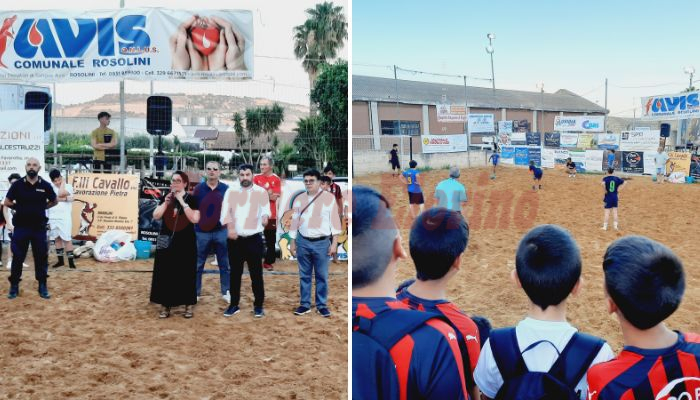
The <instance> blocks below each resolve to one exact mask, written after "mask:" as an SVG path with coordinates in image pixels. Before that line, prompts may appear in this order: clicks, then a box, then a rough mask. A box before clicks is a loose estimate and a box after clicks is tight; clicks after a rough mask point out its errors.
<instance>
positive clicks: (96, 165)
mask: <svg viewBox="0 0 700 400" xmlns="http://www.w3.org/2000/svg"><path fill="white" fill-rule="evenodd" d="M110 118H112V116H111V115H109V113H108V112H106V111H102V112H100V113H99V114H97V120H98V121H100V127H99V128H97V129H95V130H94V131H92V133H91V134H90V143H91V145H92V148H93V149H94V151H93V156H92V159H93V160H92V169H93V171H94V172H103V171H104V172H111V170H112V165H111V164H110V163H109V162H107V156H106V151H109V150H111V149H114V148H115V147H117V144H118V143H119V135H117V132H115V131H113V130H112V129H110V128H108V127H107V126H108V125H109V122H110Z"/></svg>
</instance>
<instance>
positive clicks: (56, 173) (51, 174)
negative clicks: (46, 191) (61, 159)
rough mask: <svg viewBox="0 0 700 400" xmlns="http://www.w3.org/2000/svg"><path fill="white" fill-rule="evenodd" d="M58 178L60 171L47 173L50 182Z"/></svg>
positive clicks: (53, 170)
mask: <svg viewBox="0 0 700 400" xmlns="http://www.w3.org/2000/svg"><path fill="white" fill-rule="evenodd" d="M60 176H61V171H59V170H57V169H56V168H54V169H52V170H51V171H49V178H51V180H52V181H53V180H54V179H56V178H58V177H60Z"/></svg>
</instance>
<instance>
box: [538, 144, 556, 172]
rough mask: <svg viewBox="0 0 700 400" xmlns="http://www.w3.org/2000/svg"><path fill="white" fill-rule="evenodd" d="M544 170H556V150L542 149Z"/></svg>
mask: <svg viewBox="0 0 700 400" xmlns="http://www.w3.org/2000/svg"><path fill="white" fill-rule="evenodd" d="M541 157H542V168H554V149H548V148H546V147H544V148H542V156H541Z"/></svg>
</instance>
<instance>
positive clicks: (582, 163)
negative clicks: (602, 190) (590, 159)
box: [569, 151, 586, 172]
mask: <svg viewBox="0 0 700 400" xmlns="http://www.w3.org/2000/svg"><path fill="white" fill-rule="evenodd" d="M569 157H571V161H573V162H574V163H576V171H578V172H586V152H585V151H570V152H569Z"/></svg>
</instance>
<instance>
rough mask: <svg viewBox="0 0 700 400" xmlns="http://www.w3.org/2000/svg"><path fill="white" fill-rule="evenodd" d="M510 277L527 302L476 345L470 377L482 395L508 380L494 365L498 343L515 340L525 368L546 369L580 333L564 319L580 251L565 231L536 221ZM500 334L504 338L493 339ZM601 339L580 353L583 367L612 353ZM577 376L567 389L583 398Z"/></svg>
mask: <svg viewBox="0 0 700 400" xmlns="http://www.w3.org/2000/svg"><path fill="white" fill-rule="evenodd" d="M511 278H512V279H513V280H514V281H515V284H516V285H517V287H519V288H522V289H523V291H524V292H525V294H526V295H527V297H528V299H529V300H530V307H529V311H528V313H527V317H526V318H525V319H524V320H522V321H520V322H519V323H518V325H517V326H516V327H514V328H504V329H497V330H495V331H493V332H492V333H491V336H490V337H489V339H488V340H487V341H486V344H484V347H483V348H482V349H481V354H480V355H479V361H478V362H477V364H476V370H475V371H474V380H475V381H476V384H477V385H478V386H479V389H481V392H482V393H483V395H484V396H485V397H486V398H488V399H495V398H497V395H498V394H499V393H500V392H501V390H502V389H504V388H506V389H507V388H508V385H509V384H510V383H511V381H510V380H505V379H504V378H503V376H502V375H501V370H502V369H503V368H504V367H507V366H506V365H501V366H499V364H498V362H497V360H498V359H499V358H498V357H497V355H499V354H503V353H504V351H505V349H506V346H504V343H505V344H510V343H517V345H518V346H517V347H518V353H519V354H521V357H522V360H524V363H525V366H526V370H527V371H530V372H548V371H550V369H551V368H552V366H553V365H554V363H555V362H556V361H557V359H558V357H559V355H560V354H562V353H563V352H564V349H565V348H566V347H567V345H568V344H569V342H570V341H574V343H576V342H577V341H578V340H579V339H581V336H579V335H580V334H579V333H577V329H576V328H575V327H573V326H572V325H571V324H569V322H568V321H567V320H566V301H567V299H568V297H569V295H571V294H574V295H575V294H576V293H578V291H579V289H580V284H581V282H580V278H581V253H580V252H579V249H578V246H577V245H576V242H575V241H574V239H573V237H571V234H570V233H569V232H568V231H566V230H565V229H563V228H561V227H559V226H556V225H540V226H537V227H535V228H533V229H531V230H530V231H529V232H528V233H526V234H525V236H524V237H523V238H522V240H521V241H520V244H519V245H518V249H517V251H516V255H515V270H513V271H512V272H511ZM503 336H508V337H509V339H508V340H507V341H504V340H495V339H494V338H495V337H496V338H499V339H500V338H501V337H503ZM586 337H590V336H586ZM590 338H592V337H590ZM594 339H595V340H599V339H597V338H594ZM583 340H585V339H583ZM601 345H602V346H601V347H599V350H598V351H597V354H595V355H593V354H584V356H590V357H591V359H592V361H591V362H590V364H588V365H584V367H586V368H589V367H590V365H595V364H598V363H601V362H605V361H608V360H609V359H611V358H612V357H613V353H612V350H611V349H610V346H608V344H607V343H601ZM573 353H576V352H573ZM573 353H572V354H573ZM577 372H578V371H577ZM582 376H583V378H581V379H580V380H579V381H578V382H576V384H575V387H570V388H569V389H570V390H572V391H573V392H576V393H578V397H579V398H581V399H582V400H586V393H587V384H586V378H585V374H583V375H582Z"/></svg>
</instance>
